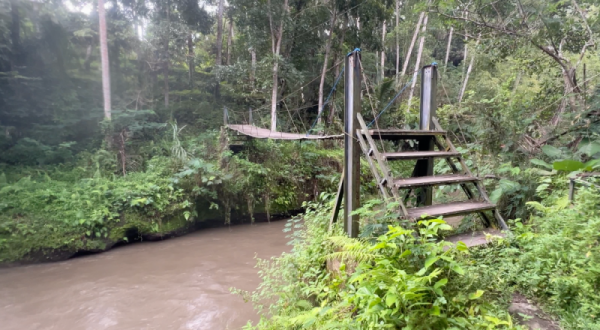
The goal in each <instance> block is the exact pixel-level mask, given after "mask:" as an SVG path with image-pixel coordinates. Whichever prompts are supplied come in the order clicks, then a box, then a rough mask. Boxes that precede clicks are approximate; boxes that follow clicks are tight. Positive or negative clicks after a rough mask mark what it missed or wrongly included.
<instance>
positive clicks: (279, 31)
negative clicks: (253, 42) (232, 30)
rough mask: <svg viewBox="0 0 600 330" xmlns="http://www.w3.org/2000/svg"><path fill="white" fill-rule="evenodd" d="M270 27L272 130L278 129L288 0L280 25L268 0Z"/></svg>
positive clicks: (284, 3) (284, 6) (285, 1)
mask: <svg viewBox="0 0 600 330" xmlns="http://www.w3.org/2000/svg"><path fill="white" fill-rule="evenodd" d="M267 4H268V6H269V8H268V15H269V27H270V31H271V52H272V54H273V71H272V72H273V86H272V91H271V131H273V132H275V131H277V94H278V93H277V91H278V87H279V78H278V77H279V54H280V53H281V42H282V39H283V23H284V21H285V14H289V7H288V0H284V1H283V10H282V13H281V15H280V18H279V24H278V26H275V22H273V6H272V5H271V0H267Z"/></svg>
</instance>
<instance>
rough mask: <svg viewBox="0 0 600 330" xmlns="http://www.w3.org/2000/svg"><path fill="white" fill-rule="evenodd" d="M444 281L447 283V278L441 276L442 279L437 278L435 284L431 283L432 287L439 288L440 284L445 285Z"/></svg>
mask: <svg viewBox="0 0 600 330" xmlns="http://www.w3.org/2000/svg"><path fill="white" fill-rule="evenodd" d="M446 283H448V279H447V278H443V279H441V280H439V281H437V282H435V284H434V285H433V287H434V288H435V289H439V288H441V287H442V286H444V285H446Z"/></svg>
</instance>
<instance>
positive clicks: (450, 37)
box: [444, 27, 454, 72]
mask: <svg viewBox="0 0 600 330" xmlns="http://www.w3.org/2000/svg"><path fill="white" fill-rule="evenodd" d="M453 32H454V28H453V27H451V28H450V34H449V35H448V46H447V47H446V59H445V60H444V72H446V69H447V68H448V56H450V45H451V44H452V33H453Z"/></svg>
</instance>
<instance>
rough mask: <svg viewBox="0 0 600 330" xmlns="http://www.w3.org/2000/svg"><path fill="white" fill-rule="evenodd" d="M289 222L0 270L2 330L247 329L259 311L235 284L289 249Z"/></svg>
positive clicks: (245, 282)
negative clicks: (286, 230)
mask: <svg viewBox="0 0 600 330" xmlns="http://www.w3.org/2000/svg"><path fill="white" fill-rule="evenodd" d="M284 225H285V221H277V222H272V223H261V224H257V225H253V226H250V225H239V226H233V227H231V228H216V229H207V230H202V231H198V232H195V233H192V234H189V235H186V236H183V237H179V238H174V239H170V240H165V241H161V242H148V243H138V244H131V245H127V246H123V247H119V248H116V249H114V250H110V251H108V252H105V253H101V254H95V255H90V256H85V257H80V258H75V259H71V260H67V261H64V262H58V263H51V264H39V265H31V266H23V267H16V268H9V269H0V329H2V330H13V329H15V330H17V329H18V330H36V329H56V330H70V329H85V330H100V329H119V330H127V329H136V330H137V329H161V330H163V329H198V330H204V329H206V330H208V329H210V330H220V329H240V328H241V327H242V326H243V325H245V324H246V323H247V322H248V321H249V320H252V321H254V323H255V322H256V321H257V320H258V316H257V315H256V313H255V312H254V310H253V308H252V305H251V304H250V303H244V301H243V299H242V298H241V297H240V296H238V295H233V294H231V293H230V292H229V288H230V287H232V286H235V287H236V288H239V289H243V290H253V289H255V288H256V287H257V285H258V284H259V277H258V275H257V269H255V268H254V266H255V264H256V261H255V259H254V256H255V254H256V255H258V257H261V258H269V257H271V256H275V255H280V254H281V253H282V252H284V251H289V250H290V246H288V245H286V243H287V242H288V241H289V239H287V238H285V236H286V234H285V233H283V232H282V230H283V228H284Z"/></svg>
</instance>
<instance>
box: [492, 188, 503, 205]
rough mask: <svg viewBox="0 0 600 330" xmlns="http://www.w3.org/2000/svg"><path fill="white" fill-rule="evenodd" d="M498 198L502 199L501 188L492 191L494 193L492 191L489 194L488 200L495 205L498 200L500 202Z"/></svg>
mask: <svg viewBox="0 0 600 330" xmlns="http://www.w3.org/2000/svg"><path fill="white" fill-rule="evenodd" d="M500 197H502V188H501V187H498V188H496V189H494V191H492V193H491V194H490V200H491V201H492V203H497V202H498V200H500Z"/></svg>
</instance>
